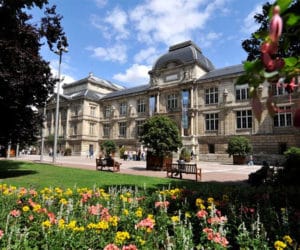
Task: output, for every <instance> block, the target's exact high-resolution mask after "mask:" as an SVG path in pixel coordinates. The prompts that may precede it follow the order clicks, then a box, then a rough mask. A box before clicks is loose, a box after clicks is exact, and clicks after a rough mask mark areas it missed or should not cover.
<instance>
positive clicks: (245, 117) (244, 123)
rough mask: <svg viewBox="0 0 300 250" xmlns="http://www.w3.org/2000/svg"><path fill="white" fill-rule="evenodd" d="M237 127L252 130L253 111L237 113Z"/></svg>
mask: <svg viewBox="0 0 300 250" xmlns="http://www.w3.org/2000/svg"><path fill="white" fill-rule="evenodd" d="M236 127H237V128H238V129H241V128H252V110H241V111H237V112H236Z"/></svg>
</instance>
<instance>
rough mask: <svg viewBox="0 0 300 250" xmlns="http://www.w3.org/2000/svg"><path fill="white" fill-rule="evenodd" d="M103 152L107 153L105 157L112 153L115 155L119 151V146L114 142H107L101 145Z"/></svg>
mask: <svg viewBox="0 0 300 250" xmlns="http://www.w3.org/2000/svg"><path fill="white" fill-rule="evenodd" d="M101 150H104V151H105V155H106V156H109V155H110V154H111V153H115V152H116V150H117V145H116V143H115V142H114V141H111V140H107V141H104V142H103V143H102V144H101Z"/></svg>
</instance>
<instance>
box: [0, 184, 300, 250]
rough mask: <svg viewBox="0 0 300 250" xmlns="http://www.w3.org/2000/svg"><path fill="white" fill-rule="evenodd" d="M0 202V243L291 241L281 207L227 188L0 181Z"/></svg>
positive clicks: (244, 245) (197, 245) (115, 245)
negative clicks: (38, 185)
mask: <svg viewBox="0 0 300 250" xmlns="http://www.w3.org/2000/svg"><path fill="white" fill-rule="evenodd" d="M0 204H1V205H0V206H1V210H0V211H1V212H0V249H105V250H110V249H114V250H117V249H122V250H126V249H128V250H130V249H131V250H133V249H225V248H232V249H270V248H273V247H275V248H276V249H284V248H290V249H292V248H293V247H296V243H295V241H293V240H292V238H291V237H290V236H289V235H288V232H289V231H288V228H289V211H288V210H287V209H281V210H280V211H276V209H275V208H272V207H268V208H267V209H264V210H263V211H259V210H258V208H257V207H249V206H243V205H242V204H241V203H240V204H236V203H235V202H232V201H230V199H229V196H227V195H223V196H222V198H220V199H215V198H213V197H199V195H198V194H197V193H195V192H192V191H189V190H183V189H165V190H158V191H156V192H152V191H151V192H150V191H149V192H148V190H146V189H143V190H139V189H138V188H126V187H111V188H109V189H108V190H104V189H101V188H97V187H94V188H93V189H89V188H73V189H66V190H63V189H61V188H59V187H56V188H44V189H42V190H40V191H37V190H35V189H27V188H17V187H13V186H8V185H5V184H0ZM266 211H268V214H265V213H266ZM266 218H269V219H271V218H272V220H273V221H270V224H272V225H271V227H270V226H267V225H265V224H264V223H263V222H262V221H264V220H266ZM298 222H299V221H298ZM275 224H276V225H277V227H276V228H275V229H274V225H275ZM268 228H273V229H274V230H273V231H272V230H269V231H268ZM278 228H279V229H278ZM285 233H286V234H285Z"/></svg>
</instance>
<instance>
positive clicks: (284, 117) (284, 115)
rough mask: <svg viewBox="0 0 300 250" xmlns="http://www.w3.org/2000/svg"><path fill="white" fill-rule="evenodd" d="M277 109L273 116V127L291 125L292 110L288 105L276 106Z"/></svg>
mask: <svg viewBox="0 0 300 250" xmlns="http://www.w3.org/2000/svg"><path fill="white" fill-rule="evenodd" d="M278 108H279V111H278V113H277V114H276V115H275V116H274V127H290V126H292V112H291V107H290V106H282V107H278Z"/></svg>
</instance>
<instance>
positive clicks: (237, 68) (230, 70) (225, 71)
mask: <svg viewBox="0 0 300 250" xmlns="http://www.w3.org/2000/svg"><path fill="white" fill-rule="evenodd" d="M244 71H245V70H244V67H243V64H238V65H233V66H229V67H225V68H220V69H214V70H212V71H210V72H207V73H206V74H205V75H203V76H201V77H200V78H198V80H200V81H201V80H207V79H212V78H218V77H224V76H227V75H233V74H239V73H243V72H244Z"/></svg>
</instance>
